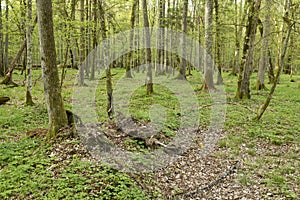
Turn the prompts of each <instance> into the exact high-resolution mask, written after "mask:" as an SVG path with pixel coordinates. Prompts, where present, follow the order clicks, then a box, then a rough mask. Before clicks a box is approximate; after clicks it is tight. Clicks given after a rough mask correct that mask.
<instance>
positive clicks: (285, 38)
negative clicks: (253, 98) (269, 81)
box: [254, 0, 292, 120]
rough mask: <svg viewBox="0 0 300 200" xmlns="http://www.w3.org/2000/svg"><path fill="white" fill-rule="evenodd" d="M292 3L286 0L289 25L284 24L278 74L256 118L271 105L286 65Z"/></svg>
mask: <svg viewBox="0 0 300 200" xmlns="http://www.w3.org/2000/svg"><path fill="white" fill-rule="evenodd" d="M291 4H292V0H285V14H284V16H283V21H285V22H286V23H287V25H288V26H287V27H286V26H285V25H284V24H283V26H282V30H281V32H282V39H281V50H280V52H281V54H280V55H279V56H278V57H280V64H279V69H278V70H277V72H276V76H275V79H274V83H273V85H272V88H271V90H270V92H269V95H268V96H267V98H266V100H265V102H264V104H263V105H262V106H261V107H260V109H259V111H258V114H257V115H256V117H255V118H254V120H260V119H261V117H262V116H263V114H264V112H265V111H266V109H267V107H268V106H269V104H270V102H271V99H272V97H273V93H274V91H275V89H276V86H277V83H278V81H279V77H280V73H281V71H282V69H283V67H284V61H285V56H286V52H287V48H288V44H289V39H290V34H291V29H292V24H291V22H290V21H289V19H288V17H289V12H290V7H291ZM286 28H287V33H286V34H285V30H286Z"/></svg>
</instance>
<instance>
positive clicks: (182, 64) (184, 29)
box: [177, 0, 189, 80]
mask: <svg viewBox="0 0 300 200" xmlns="http://www.w3.org/2000/svg"><path fill="white" fill-rule="evenodd" d="M188 3H189V1H188V0H184V1H183V14H182V28H181V30H182V38H180V39H181V47H182V57H181V58H180V59H181V60H180V67H179V74H178V76H177V78H178V79H181V80H186V51H187V49H186V34H187V15H188Z"/></svg>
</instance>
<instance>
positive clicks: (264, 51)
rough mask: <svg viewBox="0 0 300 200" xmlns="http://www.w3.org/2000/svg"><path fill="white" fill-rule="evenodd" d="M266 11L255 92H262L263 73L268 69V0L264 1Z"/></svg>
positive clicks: (264, 87)
mask: <svg viewBox="0 0 300 200" xmlns="http://www.w3.org/2000/svg"><path fill="white" fill-rule="evenodd" d="M265 2H266V5H265V8H266V11H265V14H264V15H265V19H264V22H263V34H262V47H261V56H260V62H259V68H258V76H257V80H256V90H264V89H266V86H265V71H266V69H267V68H268V64H269V59H268V51H269V34H270V0H265Z"/></svg>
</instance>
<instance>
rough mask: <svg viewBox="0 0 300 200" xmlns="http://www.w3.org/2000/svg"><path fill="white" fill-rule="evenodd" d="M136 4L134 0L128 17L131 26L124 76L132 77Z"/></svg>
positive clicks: (136, 1)
mask: <svg viewBox="0 0 300 200" xmlns="http://www.w3.org/2000/svg"><path fill="white" fill-rule="evenodd" d="M137 6H138V0H134V1H133V4H132V9H131V17H130V26H131V33H130V38H129V40H130V41H129V43H130V44H129V46H130V51H129V52H128V55H127V60H126V78H132V74H131V67H132V64H133V52H132V47H133V41H134V27H135V18H136V17H135V16H136V11H137Z"/></svg>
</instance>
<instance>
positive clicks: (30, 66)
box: [25, 0, 34, 105]
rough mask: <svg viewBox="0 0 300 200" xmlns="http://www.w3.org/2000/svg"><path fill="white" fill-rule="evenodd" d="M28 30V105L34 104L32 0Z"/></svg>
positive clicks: (28, 5)
mask: <svg viewBox="0 0 300 200" xmlns="http://www.w3.org/2000/svg"><path fill="white" fill-rule="evenodd" d="M27 9H28V11H27V15H28V16H27V26H26V27H27V31H26V39H27V45H26V47H27V53H26V55H27V64H26V72H25V73H27V77H26V78H27V80H26V100H25V104H26V105H33V104H34V103H33V100H32V35H31V29H32V28H31V26H32V0H28V1H27Z"/></svg>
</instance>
